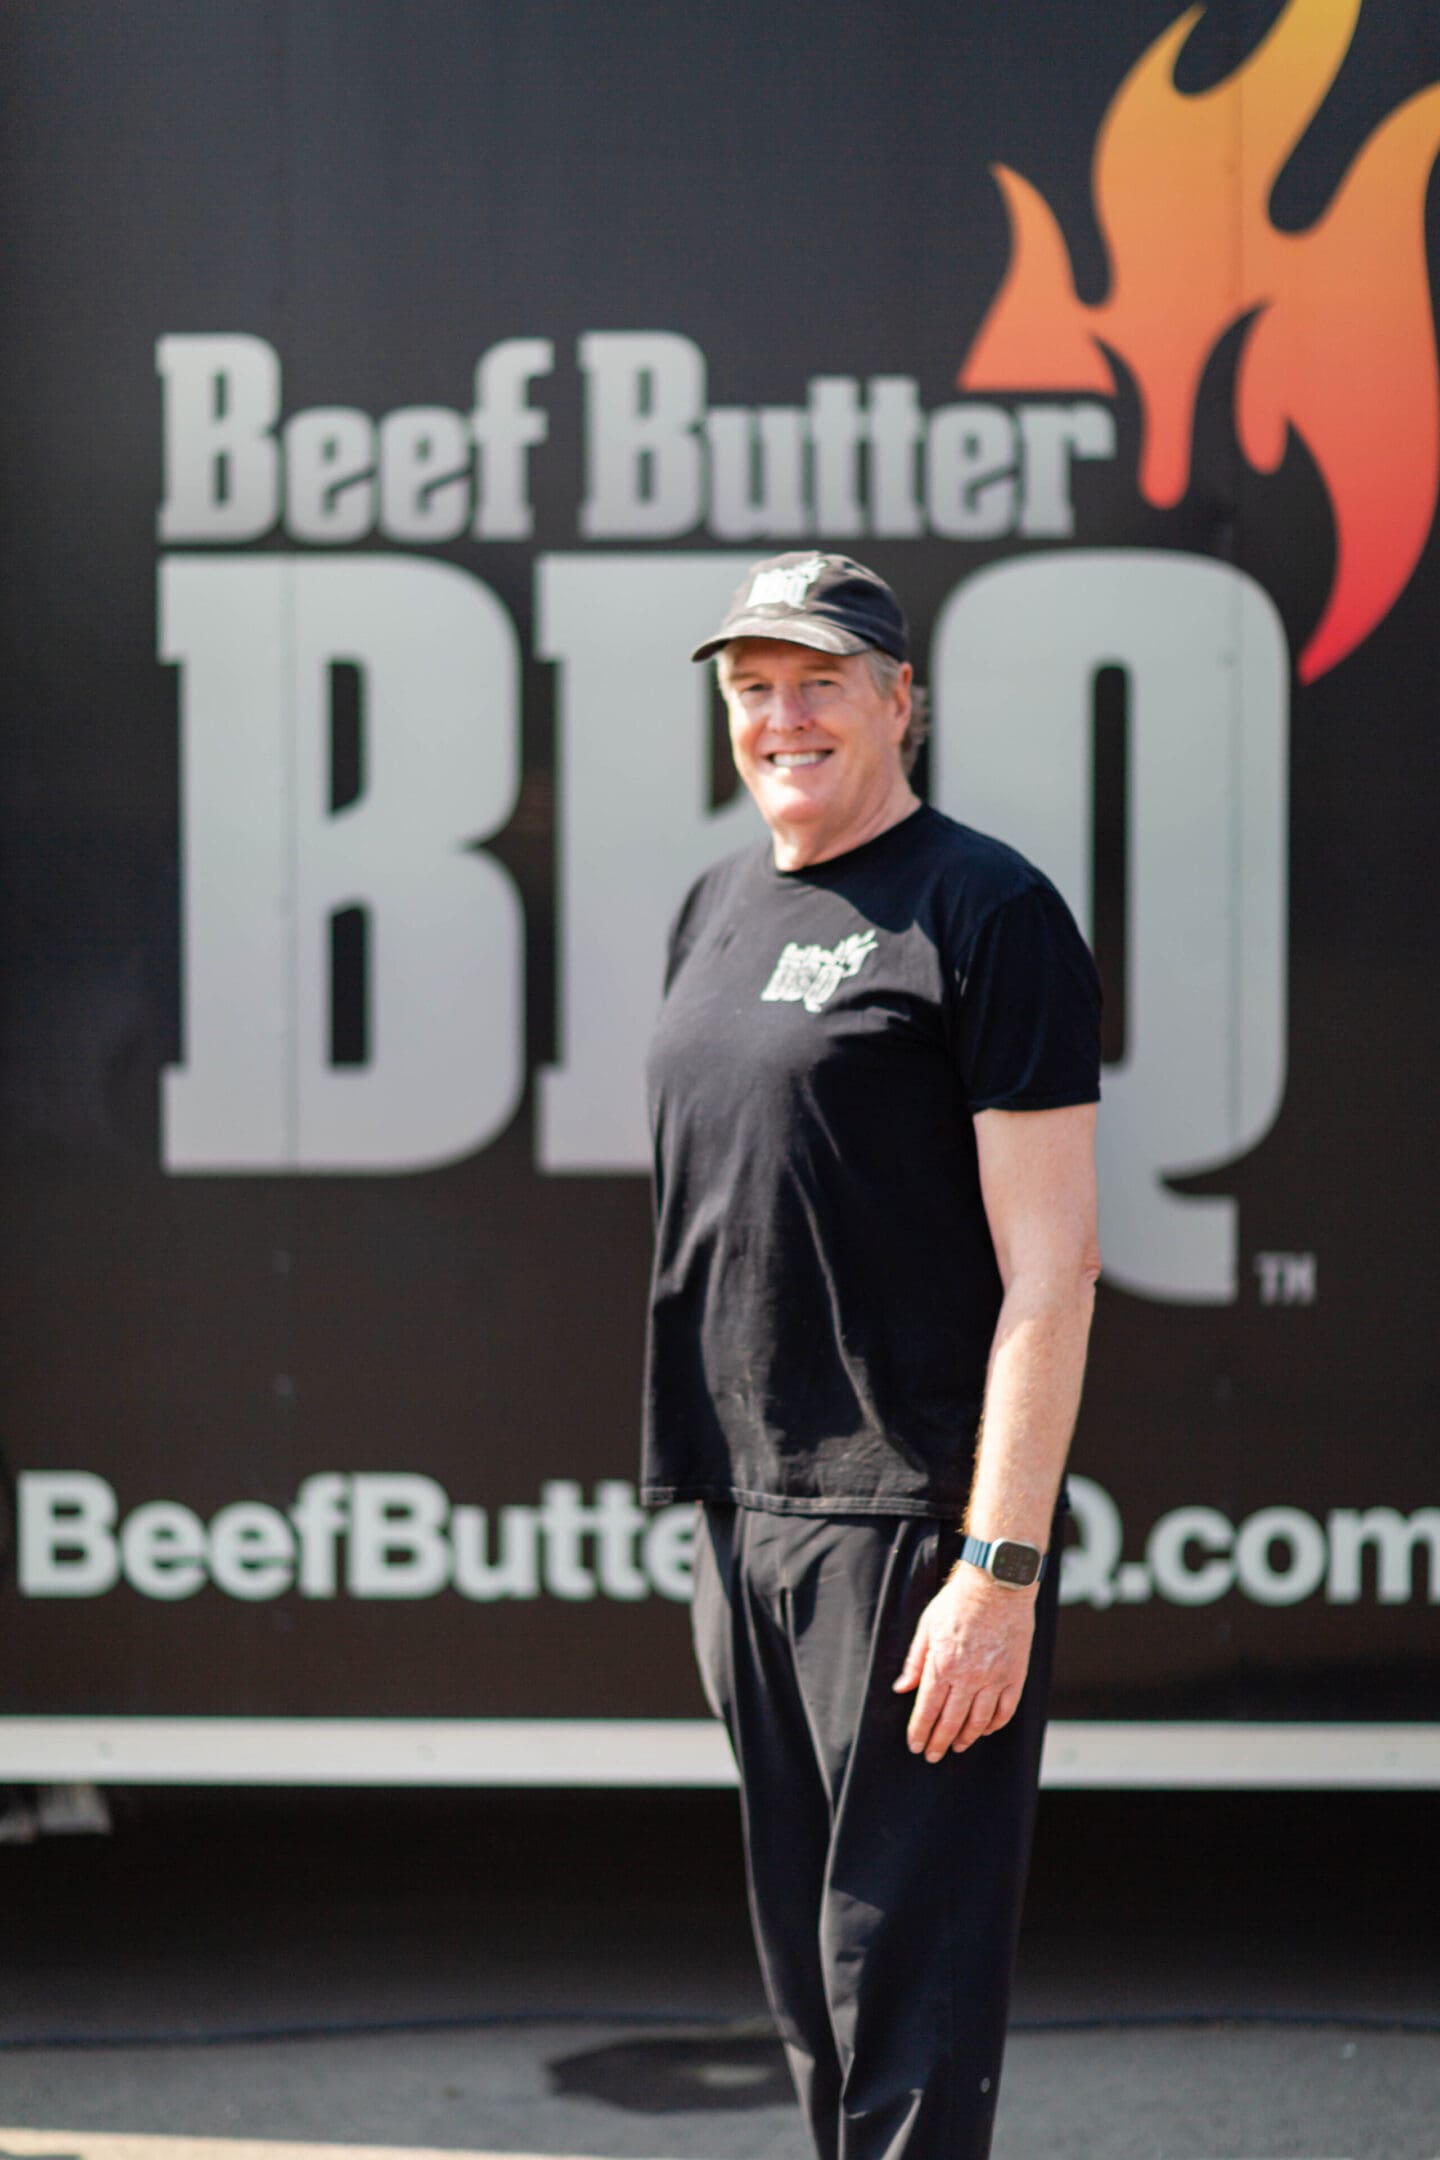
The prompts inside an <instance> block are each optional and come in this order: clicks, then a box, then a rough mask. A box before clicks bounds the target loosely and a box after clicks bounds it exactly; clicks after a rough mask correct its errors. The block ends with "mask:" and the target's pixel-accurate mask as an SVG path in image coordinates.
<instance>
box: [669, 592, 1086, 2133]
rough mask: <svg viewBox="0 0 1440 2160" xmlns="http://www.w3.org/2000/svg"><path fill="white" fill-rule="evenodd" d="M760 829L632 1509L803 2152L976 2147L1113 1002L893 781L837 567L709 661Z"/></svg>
mask: <svg viewBox="0 0 1440 2160" xmlns="http://www.w3.org/2000/svg"><path fill="white" fill-rule="evenodd" d="M712 654H713V655H716V656H718V668H719V676H720V684H721V688H722V690H723V692H724V695H725V701H726V705H727V707H728V710H729V716H730V735H731V743H732V746H733V749H734V755H735V762H736V766H737V768H738V769H739V772H740V775H741V778H742V779H743V780H744V782H745V784H746V786H747V787H748V788H749V790H750V792H751V794H752V795H753V796H754V798H755V801H756V802H757V804H758V805H759V807H760V811H761V813H762V815H763V817H764V819H765V822H766V825H767V826H768V828H769V839H768V841H766V842H764V843H762V844H761V846H759V847H758V848H755V849H751V850H749V851H747V852H745V853H744V854H741V855H738V856H735V857H733V858H732V859H731V860H729V861H728V862H724V863H721V864H719V865H718V866H717V867H716V868H715V869H713V870H711V871H709V872H707V873H706V875H705V876H704V877H702V878H701V879H700V880H699V882H698V883H697V884H696V885H695V886H694V888H693V889H692V891H691V892H690V894H689V896H688V898H687V899H686V901H685V904H684V906H683V907H682V909H681V911H680V914H679V916H678V918H677V920H676V923H675V925H674V928H673V930H672V932H671V937H670V947H669V961H668V968H667V975H666V988H665V998H664V1003H663V1006H662V1009H661V1013H660V1019H659V1023H658V1025H657V1029H656V1034H655V1040H654V1044H653V1046H652V1050H651V1058H650V1074H649V1078H650V1107H651V1117H652V1123H653V1129H654V1135H655V1193H656V1207H657V1228H656V1252H655V1272H654V1282H653V1288H652V1299H651V1315H650V1335H649V1347H648V1353H647V1376H646V1431H645V1495H646V1498H647V1499H649V1500H652V1501H655V1502H669V1501H674V1500H678V1499H694V1500H697V1501H699V1502H700V1503H701V1505H702V1508H703V1516H704V1520H703V1530H702V1536H701V1538H700V1541H699V1561H698V1566H697V1580H696V1593H695V1607H694V1620H695V1642H696V1651H697V1656H698V1659H699V1663H700V1670H701V1675H702V1678H703V1680H704V1683H705V1687H706V1691H707V1694H708V1695H709V1698H710V1701H711V1703H712V1705H713V1707H714V1708H715V1710H716V1712H717V1714H718V1715H720V1716H722V1717H723V1718H724V1720H725V1723H726V1726H727V1728H728V1731H729V1735H730V1739H731V1743H732V1745H733V1748H734V1751H735V1757H736V1762H737V1765H738V1768H739V1772H740V1785H741V1802H742V1808H743V1812H744V1820H745V1834H746V1857H747V1865H748V1869H749V1877H750V1892H751V1905H752V1910H753V1914H754V1920H755V1929H756V1940H757V1944H758V1948H759V1952H760V1961H761V1966H762V1970H763V1972H764V1976H765V1982H766V1987H767V1990H768V1992H769V1996H770V2001H771V2004H772V2007H773V2009H774V2012H775V2017H776V2020H777V2023H778V2025H779V2028H780V2032H781V2035H782V2037H783V2039H784V2042H785V2046H786V2051H787V2054H788V2056H789V2060H790V2066H791V2070H792V2073H793V2075H794V2078H795V2083H796V2088H797V2091H798V2093H799V2096H800V2100H801V2104H802V2106H803V2107H804V2109H805V2112H806V2116H807V2118H808V2121H809V2124H810V2130H811V2135H812V2137H813V2139H814V2143H815V2148H816V2151H817V2153H818V2154H819V2155H820V2156H821V2160H902V2156H903V2160H983V2156H984V2155H985V2154H987V2153H988V2152H989V2149H990V2137H991V2127H992V2122H993V2116H994V2110H995V2101H996V2096H997V2092H998V2088H999V2079H1000V2061H1001V2055H1002V2052H1003V2047H1004V2033H1005V2020H1006V2011H1007V2005H1008V1997H1009V1988H1010V1975H1011V1968H1012V1965H1013V1961H1014V1952H1015V1940H1016V1935H1017V1931H1018V1926H1019V1916H1020V1901H1021V1896H1022V1892H1023V1886H1024V1876H1025V1868H1026V1862H1027V1858H1028V1853H1029V1843H1030V1831H1031V1825H1032V1822H1033V1816H1034V1803H1035V1792H1036V1787H1037V1784H1038V1778H1039V1763H1040V1746H1041V1740H1042V1737H1043V1731H1044V1721H1045V1709H1046V1698H1047V1693H1048V1688H1049V1679H1050V1667H1051V1659H1052V1651H1053V1641H1054V1626H1055V1606H1056V1589H1057V1576H1058V1551H1057V1539H1058V1524H1059V1516H1060V1511H1061V1509H1062V1507H1063V1501H1062V1498H1061V1491H1060V1488H1061V1479H1062V1472H1063V1469H1064V1462H1065V1455H1066V1451H1067V1448H1068V1445H1069V1440H1070V1434H1071V1429H1072V1427H1073V1424H1074V1420H1075V1413H1076V1410H1077V1407H1078V1404H1079V1399H1080V1385H1081V1379H1082V1375H1083V1371H1084V1363H1085V1350H1086V1342H1087V1337H1088V1332H1089V1324H1090V1311H1091V1304H1092V1301H1093V1293H1094V1284H1095V1279H1096V1276H1097V1274H1098V1272H1099V1254H1098V1251H1097V1249H1096V1242H1095V1180H1094V1144H1093V1128H1094V1104H1095V1102H1096V1099H1097V1097H1098V1094H1099V1077H1098V1076H1099V988H1098V983H1097V980H1096V975H1095V969H1094V965H1093V963H1092V961H1091V958H1090V955H1089V953H1088V951H1087V950H1086V947H1085V944H1084V941H1083V939H1082V938H1081V936H1080V934H1079V932H1078V930H1077V929H1076V927H1075V924H1074V922H1073V920H1072V918H1071V916H1070V914H1069V912H1068V910H1067V909H1066V907H1065V904H1064V902H1063V901H1062V900H1061V899H1060V896H1059V895H1058V893H1057V892H1056V891H1055V889H1054V887H1053V886H1052V885H1051V884H1050V883H1049V882H1048V881H1047V880H1046V879H1045V878H1044V877H1043V876H1042V875H1041V873H1040V872H1039V871H1038V870H1036V869H1035V868H1033V867H1032V865H1031V864H1029V863H1028V862H1026V861H1025V860H1024V858H1023V857H1021V856H1020V855H1017V854H1016V853H1015V851H1014V850H1013V849H1011V848H1008V847H1006V846H1004V845H1003V844H1002V843H1001V842H999V841H997V840H992V839H988V838H986V837H985V836H984V835H982V834H980V833H977V832H973V831H971V830H970V829H969V828H968V827H967V826H964V825H960V824H957V823H955V822H954V821H953V820H951V819H949V818H946V817H943V816H941V815H940V813H939V812H938V811H935V810H932V809H930V808H929V807H928V806H926V805H923V804H922V803H921V802H920V801H919V800H918V798H917V797H916V795H915V793H914V791H913V789H912V788H911V785H910V772H911V770H912V767H913V764H914V759H915V754H916V752H917V750H918V747H919V742H920V738H921V733H922V722H921V719H920V716H919V713H918V709H917V704H918V701H917V696H916V693H915V691H914V688H913V684H912V675H911V666H910V655H909V641H908V635H907V631H906V625H905V618H904V616H903V614H902V613H901V610H900V608H899V605H898V603H897V602H896V600H895V596H894V594H893V593H892V592H891V591H890V588H889V586H888V585H886V584H885V583H884V581H883V580H882V579H881V578H879V577H877V576H876V575H875V574H874V572H873V571H870V570H867V569H865V568H864V567H863V566H862V565H860V564H859V563H855V562H852V561H850V560H849V559H848V558H847V557H844V556H836V555H824V554H790V555H781V556H777V557H776V558H774V559H773V560H772V561H769V562H765V563H759V564H757V565H756V566H755V567H754V569H753V570H752V571H751V572H750V574H749V576H748V577H747V578H746V580H745V582H744V584H743V585H742V586H741V588H740V590H739V592H738V593H737V594H736V595H735V598H734V600H733V602H732V604H731V607H730V611H729V613H728V614H727V616H726V618H725V621H724V622H723V623H722V625H721V627H720V629H719V630H718V632H717V633H716V634H715V635H714V636H713V637H711V638H709V639H707V640H706V642H705V643H704V644H703V645H701V646H700V647H699V648H698V650H697V651H696V653H695V655H694V657H695V659H697V660H704V659H706V658H708V657H710V656H711V655H712Z"/></svg>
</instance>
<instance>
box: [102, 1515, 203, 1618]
mask: <svg viewBox="0 0 1440 2160" xmlns="http://www.w3.org/2000/svg"><path fill="white" fill-rule="evenodd" d="M120 1558H121V1562H122V1564H123V1567H124V1570H125V1580H126V1581H127V1582H128V1583H129V1585H130V1587H131V1589H132V1590H138V1591H139V1592H140V1594H141V1596H142V1597H152V1598H165V1599H167V1600H168V1599H171V1598H187V1597H193V1596H194V1595H195V1592H196V1591H197V1590H199V1589H200V1588H201V1587H202V1585H203V1584H204V1581H205V1525H204V1523H202V1522H201V1520H200V1517H199V1516H198V1515H197V1514H195V1512H194V1510H193V1509H191V1508H188V1507H181V1506H180V1504H179V1503H178V1501H175V1500H152V1501H150V1502H149V1504H148V1505H147V1506H145V1507H138V1508H136V1510H135V1512H134V1514H133V1515H131V1516H129V1517H128V1518H127V1520H126V1522H125V1526H124V1528H123V1529H122V1531H121V1532H120Z"/></svg>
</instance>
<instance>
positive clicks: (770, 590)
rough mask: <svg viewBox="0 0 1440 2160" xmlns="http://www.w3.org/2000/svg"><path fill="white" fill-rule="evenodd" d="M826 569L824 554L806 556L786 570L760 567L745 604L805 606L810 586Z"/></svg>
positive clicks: (749, 605)
mask: <svg viewBox="0 0 1440 2160" xmlns="http://www.w3.org/2000/svg"><path fill="white" fill-rule="evenodd" d="M824 570H825V557H824V556H823V555H807V556H806V558H805V560H804V562H798V563H791V564H790V566H789V568H788V569H784V570H773V569H772V570H761V571H760V572H759V573H758V574H757V575H756V577H755V579H754V580H753V582H752V584H751V587H750V590H749V592H748V593H747V594H746V596H745V605H746V607H789V608H798V607H804V605H805V601H806V599H807V597H808V595H809V592H810V588H811V586H812V585H813V584H814V583H815V580H816V579H817V578H818V577H820V576H822V575H823V573H824Z"/></svg>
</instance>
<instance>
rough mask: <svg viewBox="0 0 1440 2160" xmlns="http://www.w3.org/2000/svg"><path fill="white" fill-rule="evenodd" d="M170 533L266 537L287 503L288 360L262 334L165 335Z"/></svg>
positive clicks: (164, 513)
mask: <svg viewBox="0 0 1440 2160" xmlns="http://www.w3.org/2000/svg"><path fill="white" fill-rule="evenodd" d="M155 360H156V366H157V368H158V370H159V373H160V377H161V380H162V382H163V384H164V391H163V404H164V412H163V421H164V456H165V478H164V495H163V499H162V501H161V506H160V518H159V532H160V538H161V539H162V540H164V541H167V542H169V541H176V540H228V541H231V542H234V541H238V540H258V539H259V538H260V535H261V534H262V533H265V532H268V531H269V530H270V527H271V526H272V525H273V524H274V523H275V520H276V517H277V515H278V513H279V503H280V480H279V452H278V450H277V448H276V444H275V438H274V436H273V435H272V434H271V433H270V430H271V429H272V428H273V427H274V425H275V422H276V420H277V419H278V418H279V414H280V360H279V355H278V354H277V353H276V351H275V348H274V347H273V345H267V344H266V343H265V340H264V339H263V338H257V337H244V336H230V337H163V338H161V340H160V342H159V344H158V345H157V346H156V348H155Z"/></svg>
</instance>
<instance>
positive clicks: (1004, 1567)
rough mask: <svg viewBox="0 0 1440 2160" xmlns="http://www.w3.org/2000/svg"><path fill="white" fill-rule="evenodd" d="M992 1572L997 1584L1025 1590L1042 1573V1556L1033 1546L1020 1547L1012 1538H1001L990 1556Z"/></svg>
mask: <svg viewBox="0 0 1440 2160" xmlns="http://www.w3.org/2000/svg"><path fill="white" fill-rule="evenodd" d="M990 1571H991V1573H992V1574H993V1575H994V1577H995V1580H996V1582H1003V1583H1010V1584H1011V1585H1012V1587H1013V1588H1015V1589H1017V1590H1024V1589H1027V1588H1028V1587H1029V1585H1030V1584H1031V1583H1033V1582H1034V1580H1035V1578H1036V1576H1037V1575H1038V1574H1039V1573H1040V1555H1039V1553H1038V1552H1036V1550H1035V1547H1034V1546H1033V1545H1019V1544H1016V1543H1015V1541H1014V1540H1013V1539H1012V1538H1001V1540H1000V1542H999V1543H998V1544H997V1546H996V1547H995V1550H994V1552H993V1553H992V1554H991V1556H990Z"/></svg>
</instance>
